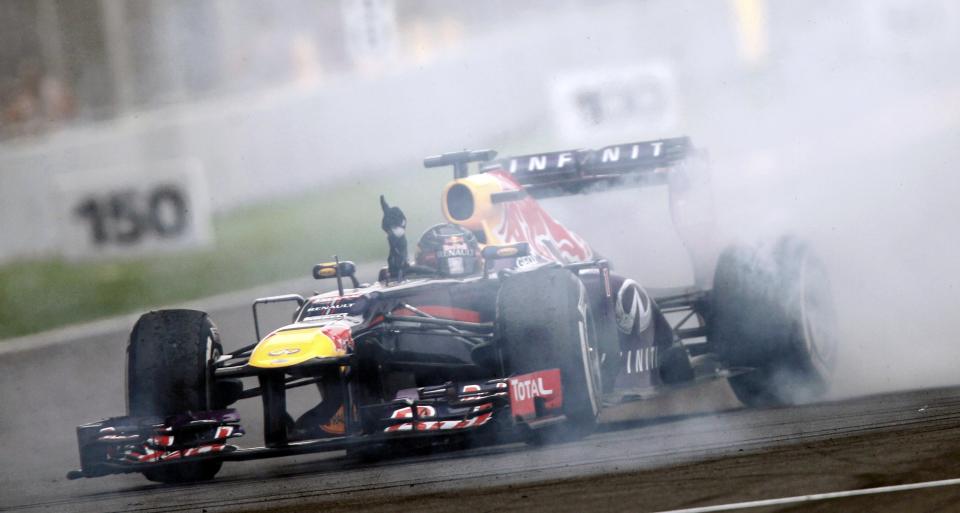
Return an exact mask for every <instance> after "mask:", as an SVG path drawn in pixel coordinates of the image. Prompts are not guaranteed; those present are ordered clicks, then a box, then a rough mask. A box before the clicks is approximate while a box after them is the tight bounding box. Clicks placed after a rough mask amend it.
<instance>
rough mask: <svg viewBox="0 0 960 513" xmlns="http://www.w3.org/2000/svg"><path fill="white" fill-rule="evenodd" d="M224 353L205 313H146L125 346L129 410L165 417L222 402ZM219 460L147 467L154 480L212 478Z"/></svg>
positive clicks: (190, 311) (139, 413)
mask: <svg viewBox="0 0 960 513" xmlns="http://www.w3.org/2000/svg"><path fill="white" fill-rule="evenodd" d="M222 353H223V347H222V346H221V345H220V335H219V333H218V332H217V328H216V326H214V324H213V322H211V321H210V319H209V318H208V317H207V314H205V313H204V312H198V311H195V310H159V311H155V312H150V313H147V314H144V315H143V316H141V317H140V319H139V320H138V321H137V323H136V325H134V327H133V331H132V332H131V334H130V342H129V345H128V346H127V412H128V414H129V415H131V416H158V417H165V416H169V415H175V414H178V413H185V412H190V411H205V410H210V409H216V408H219V407H222V405H218V404H215V403H216V400H215V398H214V393H213V392H214V387H213V386H212V374H211V369H212V363H213V361H214V360H215V359H216V358H217V357H218V356H219V355H221V354H222ZM221 465H222V462H220V461H210V460H207V461H198V462H187V463H182V464H178V465H171V466H164V467H158V468H155V469H151V470H149V471H146V472H144V476H146V478H147V479H149V480H151V481H156V482H161V483H182V482H191V481H204V480H209V479H213V477H214V476H215V475H216V473H217V472H218V471H219V470H220V466H221Z"/></svg>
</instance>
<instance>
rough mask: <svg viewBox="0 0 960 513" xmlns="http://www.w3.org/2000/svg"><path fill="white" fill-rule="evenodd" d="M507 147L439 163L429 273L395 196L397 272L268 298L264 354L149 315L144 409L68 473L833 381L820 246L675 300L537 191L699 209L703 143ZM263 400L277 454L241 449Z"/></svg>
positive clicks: (195, 461)
mask: <svg viewBox="0 0 960 513" xmlns="http://www.w3.org/2000/svg"><path fill="white" fill-rule="evenodd" d="M494 159H495V153H494V152H492V151H474V152H457V153H448V154H443V155H440V156H436V157H429V158H427V159H426V161H425V165H426V166H427V167H438V166H448V165H449V166H453V168H454V180H453V181H452V182H451V183H450V184H449V185H447V187H446V188H445V190H444V191H443V195H442V208H443V213H444V216H445V217H446V219H447V221H448V223H446V224H442V225H438V226H435V227H433V228H431V229H430V230H428V231H427V233H426V234H425V235H424V237H423V238H422V239H421V241H420V243H419V244H418V249H417V254H416V259H415V261H414V263H410V262H408V259H407V257H406V239H405V233H404V231H405V227H406V222H405V219H404V217H403V214H402V212H401V211H399V209H397V208H396V207H391V206H389V205H388V204H387V202H386V201H385V200H384V199H383V198H381V204H382V208H383V211H384V221H383V229H384V230H385V231H386V232H387V233H388V240H389V242H390V258H389V259H388V263H389V265H388V266H387V267H386V268H384V269H383V270H382V271H381V274H380V277H379V280H378V281H377V282H376V283H373V284H360V283H359V282H358V280H357V278H356V269H355V266H354V264H353V263H351V262H347V261H344V262H341V261H334V262H330V263H324V264H318V265H317V266H315V268H314V270H313V274H314V277H315V278H317V279H332V280H336V284H337V289H336V290H334V291H332V292H328V293H325V294H319V295H316V296H313V297H310V298H303V297H301V296H299V295H284V296H276V297H269V298H262V299H257V300H256V301H254V306H253V314H254V321H255V326H256V331H257V333H256V340H255V343H253V344H250V345H247V346H244V347H240V348H236V349H233V350H230V351H229V352H225V350H224V348H223V346H222V345H221V342H220V338H219V334H218V331H217V328H216V327H215V326H214V324H213V323H212V322H211V320H210V319H209V318H208V317H207V315H206V314H205V313H203V312H198V311H192V310H163V311H155V312H150V313H148V314H146V315H143V316H142V317H141V318H140V320H139V321H138V322H137V323H136V325H135V326H134V328H133V331H132V333H131V335H130V341H129V346H128V349H127V352H128V354H127V403H128V404H127V416H124V417H116V418H110V419H106V420H102V421H100V422H95V423H91V424H86V425H82V426H79V427H78V428H77V436H78V440H79V446H80V462H81V469H80V470H76V471H72V472H71V473H70V474H69V475H68V477H71V478H78V477H95V476H102V475H106V474H113V473H129V472H141V473H143V474H144V475H145V476H146V477H147V478H148V479H150V480H154V481H159V482H182V481H195V480H205V479H211V478H213V477H214V475H215V474H216V473H217V472H218V470H219V469H220V467H221V465H222V463H223V462H224V461H228V460H246V459H255V458H263V457H272V456H282V455H289V454H295V453H306V452H316V451H327V450H338V449H339V450H342V449H346V450H347V451H348V453H349V452H353V453H356V454H359V455H370V454H371V453H376V452H377V451H385V450H387V448H388V447H390V446H391V445H393V446H396V445H398V444H399V445H415V444H421V445H422V444H427V445H429V444H434V443H441V441H442V440H450V439H452V438H457V437H475V438H476V437H479V438H481V439H482V438H490V439H492V440H496V439H498V437H501V436H513V437H517V436H519V437H526V438H527V439H529V440H539V441H549V440H552V439H555V438H573V437H579V436H584V435H586V434H588V433H589V432H590V431H591V430H592V429H593V428H594V426H595V424H596V423H597V419H598V416H599V415H600V413H601V410H603V409H604V408H612V407H615V406H616V405H621V404H624V403H628V402H631V401H641V400H644V399H645V398H647V397H649V396H651V395H653V394H657V393H664V392H667V391H669V390H672V389H675V388H677V387H683V386H689V385H690V384H692V383H698V382H701V381H704V380H708V379H717V378H720V379H727V380H729V382H730V385H731V386H732V389H733V391H734V392H735V393H736V395H737V396H738V397H739V398H740V399H741V400H742V402H744V403H745V404H747V405H749V406H763V405H777V404H789V403H792V402H795V401H798V400H802V399H808V398H814V397H816V396H817V394H819V393H821V392H822V391H823V390H824V389H825V388H826V386H827V380H828V377H829V372H830V365H831V361H832V355H833V353H834V339H833V335H832V326H833V323H834V320H833V312H832V307H831V298H830V294H829V289H828V285H827V281H826V275H825V272H824V268H823V266H822V265H821V264H820V262H819V261H818V260H817V259H816V258H815V257H814V255H813V254H812V253H811V252H810V250H809V249H808V248H807V247H806V246H805V245H803V244H801V243H800V242H798V241H797V240H795V239H792V238H784V239H782V240H780V241H778V242H776V243H774V244H772V245H770V246H769V247H765V248H748V247H739V246H738V247H733V248H730V249H728V250H726V251H724V252H723V253H722V254H721V255H720V257H719V259H717V260H716V266H715V267H716V270H715V274H714V278H713V282H714V286H713V288H712V290H708V287H707V286H704V285H703V284H702V283H701V284H700V285H699V286H697V287H692V288H686V289H679V290H672V291H659V292H658V291H652V290H647V289H645V288H643V287H641V286H640V285H639V284H638V283H637V282H636V281H634V280H632V279H628V278H625V277H623V276H620V275H617V274H615V273H613V272H611V268H610V266H609V264H608V262H607V261H606V260H604V259H602V258H600V257H599V256H598V255H597V254H596V253H594V251H593V250H592V249H591V248H590V246H589V245H587V243H586V242H585V241H584V240H583V239H581V238H580V237H579V236H578V235H576V234H574V233H573V232H571V231H570V230H568V229H566V228H565V227H564V226H563V225H561V224H560V223H559V222H558V221H556V220H555V219H554V218H553V217H551V216H550V215H549V214H547V212H546V211H545V210H544V209H543V208H542V207H541V205H540V204H539V203H538V202H537V199H539V198H546V197H555V196H564V195H575V194H587V193H594V192H598V191H602V190H605V189H608V188H611V187H631V186H652V185H661V184H662V185H667V186H668V187H669V188H670V193H671V198H672V200H673V201H674V202H675V203H677V204H678V205H679V204H680V203H682V201H685V200H686V198H684V194H685V191H686V190H687V189H689V188H690V179H689V176H688V175H690V174H691V169H692V168H693V167H694V166H693V165H692V164H691V162H693V161H696V160H697V157H696V155H695V154H694V151H693V148H692V146H691V144H690V142H689V140H688V139H687V138H676V139H664V140H658V141H648V142H640V143H633V144H624V145H616V146H609V147H606V148H602V149H600V150H576V151H565V152H555V153H545V154H537V155H528V156H522V157H515V158H510V159H502V160H494ZM472 162H479V163H481V165H480V172H479V173H473V174H471V173H470V172H469V169H468V166H469V164H470V163H472ZM678 212H679V210H677V211H676V212H674V220H675V223H676V222H677V219H678V217H680V216H679V215H678ZM345 284H346V285H347V286H345ZM282 301H290V302H296V303H297V305H298V308H297V312H296V315H295V317H294V319H293V322H292V323H291V324H289V325H287V326H284V327H282V328H279V329H277V330H274V331H272V332H270V333H269V334H267V335H266V336H264V337H261V334H260V329H259V321H258V318H257V306H258V305H260V304H264V303H274V302H282ZM245 380H246V382H245ZM252 380H255V382H251V381H252ZM254 384H255V386H254ZM307 385H312V386H316V387H317V388H318V389H319V392H320V394H319V400H318V402H317V405H316V406H315V407H314V408H312V409H310V410H309V411H307V412H306V413H305V414H303V415H302V416H300V417H299V418H297V419H294V418H292V417H291V415H290V414H289V413H288V412H287V408H286V402H285V401H286V391H287V390H289V389H292V388H295V387H302V386H307ZM256 396H259V397H260V398H261V400H262V404H263V419H264V425H263V428H264V439H265V440H264V445H263V446H261V447H254V448H239V447H236V446H234V445H232V444H231V443H230V442H231V441H232V439H234V438H236V437H239V436H241V435H243V434H244V430H243V428H242V426H241V424H240V418H239V416H238V414H237V413H236V411H235V410H233V409H229V407H230V405H232V404H233V403H235V402H236V401H238V400H240V399H245V398H252V397H256Z"/></svg>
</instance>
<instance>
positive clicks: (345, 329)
mask: <svg viewBox="0 0 960 513" xmlns="http://www.w3.org/2000/svg"><path fill="white" fill-rule="evenodd" d="M320 331H322V332H323V334H324V335H326V336H328V337H330V340H331V341H332V342H333V345H334V346H336V348H337V351H338V352H341V353H344V352H347V351H348V350H351V351H352V350H353V332H352V331H351V329H350V324H348V323H346V322H334V323H330V324H328V325H326V326H324V327H323V328H322V329H321V330H320Z"/></svg>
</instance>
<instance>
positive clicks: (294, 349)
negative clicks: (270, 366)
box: [267, 347, 300, 356]
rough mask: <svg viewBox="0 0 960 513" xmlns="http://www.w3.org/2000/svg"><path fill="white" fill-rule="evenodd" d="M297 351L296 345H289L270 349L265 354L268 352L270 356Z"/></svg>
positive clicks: (295, 352) (298, 350)
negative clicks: (288, 346) (286, 347)
mask: <svg viewBox="0 0 960 513" xmlns="http://www.w3.org/2000/svg"><path fill="white" fill-rule="evenodd" d="M299 352H300V349H298V348H296V347H291V348H289V349H275V350H273V351H270V352H269V353H267V354H269V355H270V356H280V355H284V354H297V353H299Z"/></svg>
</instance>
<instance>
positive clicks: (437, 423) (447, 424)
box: [383, 413, 493, 433]
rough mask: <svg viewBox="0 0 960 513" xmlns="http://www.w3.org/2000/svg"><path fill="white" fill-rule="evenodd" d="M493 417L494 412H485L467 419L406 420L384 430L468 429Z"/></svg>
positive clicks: (385, 431) (393, 431)
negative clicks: (415, 421)
mask: <svg viewBox="0 0 960 513" xmlns="http://www.w3.org/2000/svg"><path fill="white" fill-rule="evenodd" d="M491 418H493V413H484V414H482V415H478V416H476V417H473V418H470V419H466V420H431V421H425V422H417V423H416V426H414V423H413V422H404V423H403V424H396V425H393V426H387V427H386V428H385V429H384V430H383V432H384V433H396V432H400V431H438V430H453V429H466V428H471V427H480V426H482V425H484V424H486V423H487V422H489V421H490V419H491Z"/></svg>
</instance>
